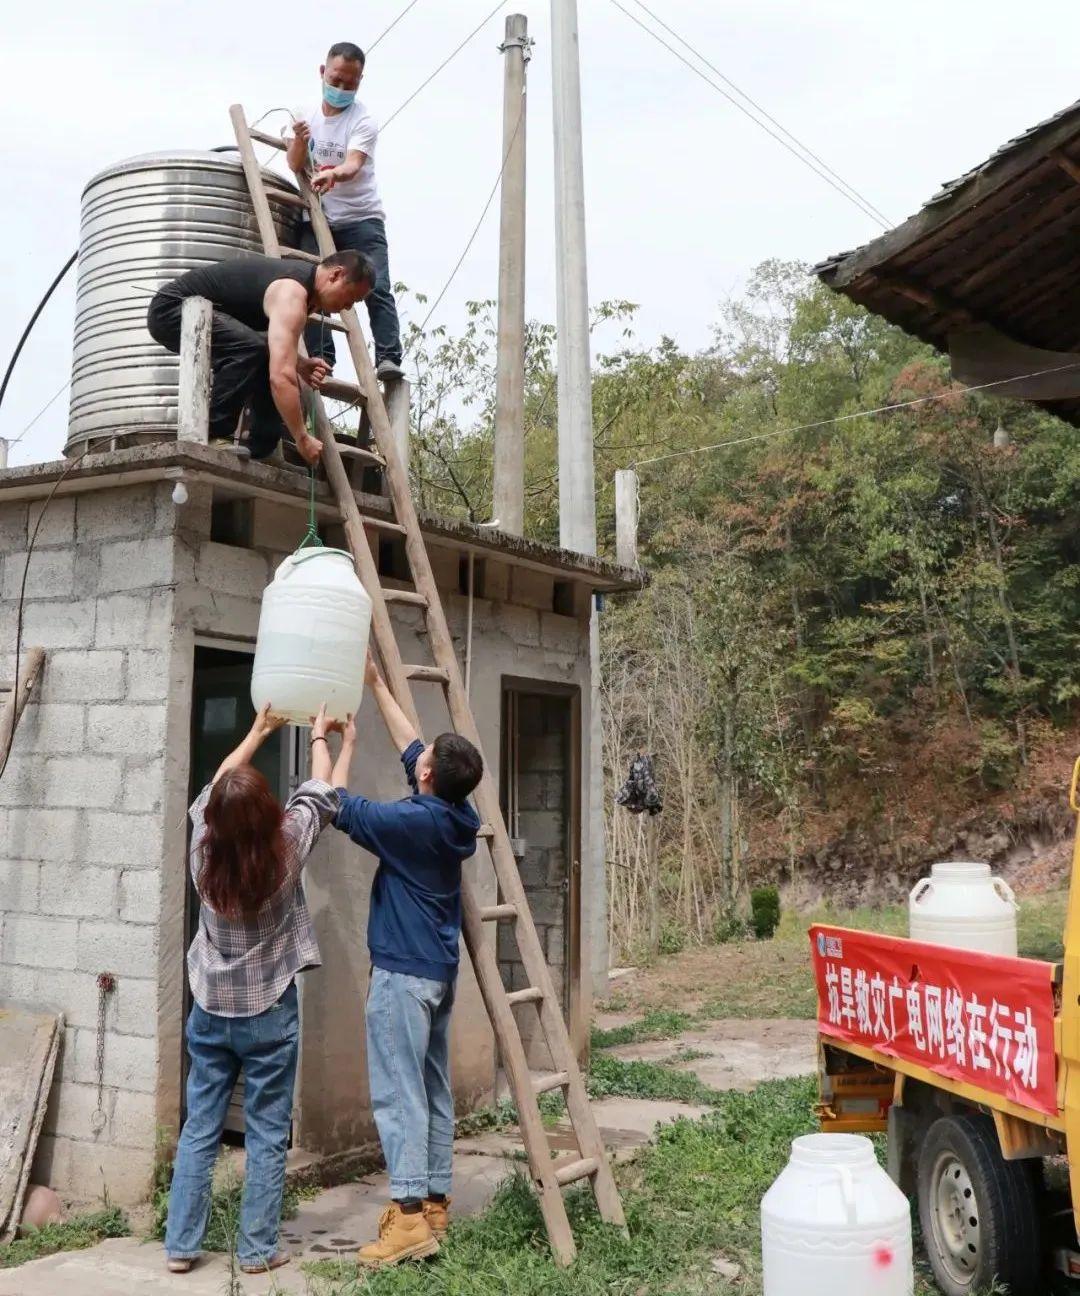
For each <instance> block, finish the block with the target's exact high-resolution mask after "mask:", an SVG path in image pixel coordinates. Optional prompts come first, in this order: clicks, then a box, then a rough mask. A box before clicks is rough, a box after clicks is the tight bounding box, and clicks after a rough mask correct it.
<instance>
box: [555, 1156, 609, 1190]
mask: <svg viewBox="0 0 1080 1296" xmlns="http://www.w3.org/2000/svg"><path fill="white" fill-rule="evenodd" d="M552 1168H553V1170H554V1172H555V1182H556V1183H557V1184H558V1185H559V1187H560V1188H565V1187H566V1185H567V1184H572V1183H577V1181H578V1180H579V1179H588V1178H589V1176H590V1175H594V1174H596V1172H597V1170H599V1169H600V1162H599V1161H598V1160H597V1159H596V1157H575V1158H574V1159H573V1160H572V1161H556V1162H555V1165H554V1166H553V1167H552Z"/></svg>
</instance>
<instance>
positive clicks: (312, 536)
mask: <svg viewBox="0 0 1080 1296" xmlns="http://www.w3.org/2000/svg"><path fill="white" fill-rule="evenodd" d="M325 338H326V320H325V318H323V319H321V320H320V321H319V354H320V355H322V349H323V342H324V340H325ZM316 399H317V398H316V397H315V396H314V395H312V396H311V397H310V399H309V400H308V402H307V430H308V436H315V435H316V432H315V401H316ZM323 547H324V546H323V542H322V540H320V539H319V528H318V524H317V523H316V521H315V465H314V464H308V525H307V531H306V532H305V533H304V538H303V539H302V540H301V541H300V543H299V544H298V545H297V546H296V551H297V553H299V552H300V550H301V549H322V548H323Z"/></svg>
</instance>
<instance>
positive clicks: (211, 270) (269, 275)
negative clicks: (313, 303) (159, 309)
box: [161, 255, 317, 333]
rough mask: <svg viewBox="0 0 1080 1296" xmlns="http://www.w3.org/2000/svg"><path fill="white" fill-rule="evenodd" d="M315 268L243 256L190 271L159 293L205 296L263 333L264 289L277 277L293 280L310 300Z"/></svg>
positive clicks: (165, 286)
mask: <svg viewBox="0 0 1080 1296" xmlns="http://www.w3.org/2000/svg"><path fill="white" fill-rule="evenodd" d="M316 269H317V267H316V266H313V265H296V264H290V263H289V262H288V261H282V260H279V258H277V257H267V256H254V255H252V256H242V257H237V258H235V260H232V261H215V262H214V263H213V264H212V265H205V266H199V267H198V269H196V270H189V271H188V272H187V274H182V275H181V276H180V278H179V279H174V280H173V281H172V283H168V284H165V285H164V287H163V288H162V289H161V295H162V296H164V297H172V298H174V299H176V298H180V299H183V298H185V297H205V298H207V300H208V301H210V302H212V303H213V305H214V306H215V308H216V309H217V310H220V311H224V312H225V314H226V315H231V316H232V317H233V319H236V320H239V321H240V322H241V323H242V324H247V325H248V327H249V328H253V329H258V330H259V332H260V333H265V331H266V329H267V326H268V325H269V323H270V321H269V320H268V319H267V317H266V312H265V311H264V310H263V298H264V297H265V296H266V290H267V288H269V287H270V285H271V284H272V283H273V282H274V281H275V280H276V279H295V280H296V282H297V283H299V284H302V285H303V286H304V287H305V288H306V289H307V293H308V299H309V301H310V299H311V295H312V293H313V292H314V290H315V271H316Z"/></svg>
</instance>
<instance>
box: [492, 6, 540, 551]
mask: <svg viewBox="0 0 1080 1296" xmlns="http://www.w3.org/2000/svg"><path fill="white" fill-rule="evenodd" d="M529 45H530V41H529V26H528V19H527V18H526V17H525V15H524V14H509V15H508V16H507V19H506V38H505V40H504V41H503V43H502V45H501V46H500V49H501V50H502V52H503V54H504V55H505V62H504V65H503V67H504V71H503V143H502V147H503V173H502V184H501V194H500V202H501V215H500V221H499V338H498V351H497V359H496V364H495V483H494V491H493V498H492V507H491V515H492V517H494V518H497V519H498V522H499V529H500V530H502V531H507V532H509V533H510V534H511V535H521V534H522V532H523V531H524V529H525V67H526V65H527V63H528V61H529Z"/></svg>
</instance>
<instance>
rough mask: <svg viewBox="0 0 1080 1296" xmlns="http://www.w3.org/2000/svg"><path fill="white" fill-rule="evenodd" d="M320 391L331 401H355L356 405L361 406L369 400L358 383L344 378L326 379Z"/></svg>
mask: <svg viewBox="0 0 1080 1296" xmlns="http://www.w3.org/2000/svg"><path fill="white" fill-rule="evenodd" d="M319 391H320V392H321V393H322V394H323V395H324V396H328V397H329V398H330V399H331V400H339V401H353V402H354V404H360V403H363V402H364V401H365V400H367V397H366V396H365V395H364V389H363V388H362V387H360V386H359V385H358V384H357V383H354V382H348V381H346V379H344V378H324V379H323V385H322V386H321V387H320V388H319Z"/></svg>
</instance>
